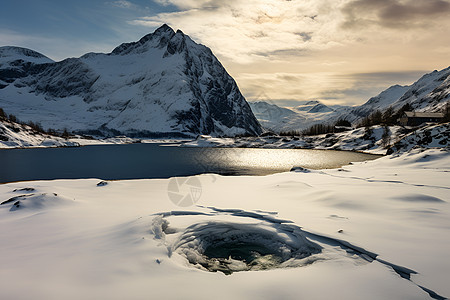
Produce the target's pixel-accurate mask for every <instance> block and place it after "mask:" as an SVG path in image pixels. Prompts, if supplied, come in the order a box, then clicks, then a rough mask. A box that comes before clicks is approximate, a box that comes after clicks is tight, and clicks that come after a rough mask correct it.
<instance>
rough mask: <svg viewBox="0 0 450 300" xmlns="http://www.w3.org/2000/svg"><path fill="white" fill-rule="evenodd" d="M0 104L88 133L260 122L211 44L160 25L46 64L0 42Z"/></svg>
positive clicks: (155, 133)
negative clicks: (109, 47) (105, 49)
mask: <svg viewBox="0 0 450 300" xmlns="http://www.w3.org/2000/svg"><path fill="white" fill-rule="evenodd" d="M0 107H1V108H3V109H4V110H5V111H6V112H7V113H8V114H14V115H16V116H17V117H18V118H19V119H20V120H22V121H33V122H39V123H40V124H41V125H42V126H43V127H44V128H45V129H48V128H53V129H59V130H63V129H64V128H67V129H68V130H69V131H72V132H76V133H91V134H96V135H118V134H123V135H128V136H139V137H168V136H195V135H198V134H210V135H218V136H221V135H226V136H234V135H239V134H246V135H257V134H259V133H261V132H262V129H261V126H260V124H259V123H258V121H257V119H256V118H255V116H254V115H253V113H252V111H251V109H250V107H249V105H248V103H247V102H246V101H245V99H244V97H243V96H242V94H241V93H240V91H239V89H238V87H237V85H236V83H235V81H234V80H233V78H232V77H231V76H230V75H229V74H228V73H227V72H226V70H225V69H224V67H223V66H222V65H221V63H220V62H219V61H218V60H217V58H216V57H215V56H214V55H213V53H212V52H211V50H210V49H209V48H207V47H205V46H203V45H200V44H197V43H195V42H194V41H193V40H191V39H190V38H189V37H188V36H187V35H185V34H184V33H183V32H181V31H179V30H178V31H177V32H175V31H174V30H172V28H170V27H169V26H167V25H163V26H161V27H160V28H158V29H157V30H156V31H155V32H154V33H151V34H148V35H146V36H144V37H143V38H142V39H140V40H139V41H137V42H133V43H125V44H122V45H120V46H118V47H117V48H115V49H114V50H113V51H112V52H111V53H108V54H103V53H88V54H85V55H83V56H81V57H80V58H68V59H65V60H63V61H60V62H54V61H52V60H51V59H49V58H48V57H46V56H44V55H42V54H40V53H37V52H35V51H32V50H29V49H24V48H19V47H0Z"/></svg>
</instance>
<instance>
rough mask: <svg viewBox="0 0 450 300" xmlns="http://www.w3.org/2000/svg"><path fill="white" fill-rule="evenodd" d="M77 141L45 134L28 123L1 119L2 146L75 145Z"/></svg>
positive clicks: (0, 138)
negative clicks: (23, 123)
mask: <svg viewBox="0 0 450 300" xmlns="http://www.w3.org/2000/svg"><path fill="white" fill-rule="evenodd" d="M74 146H79V144H78V143H77V142H74V141H69V140H67V139H64V138H62V137H57V136H52V135H48V134H43V133H40V132H37V131H36V130H33V129H32V128H31V127H30V126H28V125H22V124H18V123H14V122H10V121H6V120H0V148H30V147H33V148H34V147H74Z"/></svg>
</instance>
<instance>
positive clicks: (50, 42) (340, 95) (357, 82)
mask: <svg viewBox="0 0 450 300" xmlns="http://www.w3.org/2000/svg"><path fill="white" fill-rule="evenodd" d="M163 23H167V24H168V25H170V26H171V27H172V28H174V29H175V30H176V29H181V30H182V31H183V32H184V33H186V34H188V35H189V36H191V37H192V38H193V39H194V40H195V41H197V42H199V43H202V44H205V45H206V46H208V47H210V48H211V49H212V51H213V52H214V53H215V54H216V56H217V57H218V58H219V60H220V61H221V62H222V63H223V65H224V66H225V67H226V69H227V70H228V72H229V73H230V74H231V75H232V76H233V77H234V78H235V79H236V81H237V83H238V85H239V87H240V88H241V91H242V93H243V94H244V96H246V98H247V99H248V100H269V101H271V102H273V103H277V104H280V105H286V106H293V105H295V103H296V101H304V100H321V101H323V102H324V103H326V104H346V105H354V104H362V103H363V102H365V101H366V100H367V99H368V98H369V97H371V96H374V95H376V94H378V93H379V92H380V91H382V90H384V89H385V88H387V87H389V86H390V85H393V84H410V83H412V82H414V81H415V80H417V79H418V78H419V77H420V76H421V75H422V74H424V73H426V72H430V71H432V70H435V69H438V70H439V69H443V68H446V67H448V66H449V65H450V59H449V58H450V55H449V54H450V0H272V1H269V0H245V1H238V0H227V1H222V0H153V1H152V0H129V1H126V0H118V1H115V0H110V1H108V0H103V1H102V0H77V1H62V0H2V5H1V10H0V46H6V45H15V46H22V47H27V48H31V49H33V50H36V51H39V52H41V53H43V54H45V55H47V56H49V57H50V58H52V59H54V60H62V59H64V58H67V57H78V56H81V55H82V54H84V53H86V52H92V51H94V52H110V51H111V50H112V49H113V48H114V47H115V46H117V45H119V44H121V43H123V42H130V41H136V40H138V39H139V38H140V37H142V36H143V35H145V34H147V33H150V32H152V31H153V30H154V29H156V28H157V27H159V26H160V25H161V24H163Z"/></svg>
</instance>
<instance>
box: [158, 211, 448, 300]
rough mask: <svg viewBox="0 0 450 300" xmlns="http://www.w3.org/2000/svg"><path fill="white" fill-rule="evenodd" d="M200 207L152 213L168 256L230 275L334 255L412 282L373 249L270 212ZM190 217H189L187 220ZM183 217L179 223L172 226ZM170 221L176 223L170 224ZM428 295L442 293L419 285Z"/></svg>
mask: <svg viewBox="0 0 450 300" xmlns="http://www.w3.org/2000/svg"><path fill="white" fill-rule="evenodd" d="M202 209H204V210H205V211H203V212H194V211H171V212H164V213H159V214H156V216H155V217H154V218H153V221H152V226H151V232H152V234H153V235H154V237H155V239H158V240H161V241H162V242H163V244H164V246H165V247H167V254H168V256H169V257H172V256H173V255H179V256H181V257H184V258H185V260H186V262H187V263H188V264H190V265H192V266H193V267H194V268H197V269H200V270H205V271H210V272H222V273H224V274H226V275H231V274H233V273H235V272H242V271H262V270H271V269H279V268H299V267H307V266H308V265H310V264H316V263H324V264H325V263H327V261H333V260H337V261H340V263H341V264H349V263H350V264H355V265H364V264H368V263H379V264H381V265H383V266H385V267H387V268H390V269H392V270H393V271H394V272H395V273H397V274H398V275H399V276H400V277H401V278H403V279H406V280H409V281H411V282H413V280H412V276H413V275H415V274H418V273H417V272H416V271H415V270H412V269H410V268H407V267H404V266H400V265H397V264H394V263H392V262H388V261H386V260H383V259H380V258H378V254H376V253H374V252H371V251H368V250H366V249H364V248H362V247H360V246H357V245H353V244H352V243H350V242H348V241H346V240H342V239H336V238H332V237H328V236H326V235H321V234H318V233H316V232H311V231H306V230H304V229H302V228H301V227H300V226H298V225H296V224H293V222H291V221H288V220H282V219H277V218H276V217H274V216H273V214H274V213H273V212H272V213H264V212H261V211H259V212H252V211H244V210H240V209H219V208H215V207H208V208H206V207H204V208H202ZM189 217H194V218H192V221H191V222H189ZM177 218H183V219H184V220H183V222H182V223H183V224H189V225H187V226H186V225H184V226H185V228H183V227H181V228H180V227H177ZM172 222H173V223H174V224H175V225H172ZM417 286H418V287H419V288H421V289H422V290H424V291H425V292H427V293H428V294H429V295H430V297H431V298H434V299H445V298H444V297H442V296H440V295H438V294H437V293H435V292H434V291H432V290H430V289H428V288H426V287H423V286H420V285H418V284H417Z"/></svg>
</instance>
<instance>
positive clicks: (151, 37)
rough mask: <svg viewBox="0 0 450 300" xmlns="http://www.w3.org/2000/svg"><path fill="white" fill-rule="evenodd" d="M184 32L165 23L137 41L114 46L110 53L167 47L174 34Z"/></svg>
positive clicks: (116, 53) (123, 53) (138, 51)
mask: <svg viewBox="0 0 450 300" xmlns="http://www.w3.org/2000/svg"><path fill="white" fill-rule="evenodd" d="M177 34H178V35H179V36H180V35H183V36H184V34H183V33H182V32H181V31H180V30H178V31H177V32H175V31H174V30H173V29H172V28H171V27H170V26H168V25H167V24H163V25H162V26H161V27H159V28H158V29H156V30H155V31H154V32H153V33H149V34H147V35H145V36H143V37H142V38H141V39H140V40H139V41H137V42H131V43H123V44H121V45H120V46H118V47H116V48H115V49H114V50H113V51H112V52H111V54H113V55H125V54H130V53H142V52H145V51H147V50H148V49H149V48H153V47H155V46H156V47H158V48H164V47H167V45H168V44H169V41H171V40H172V38H174V37H175V36H176V35H177Z"/></svg>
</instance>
